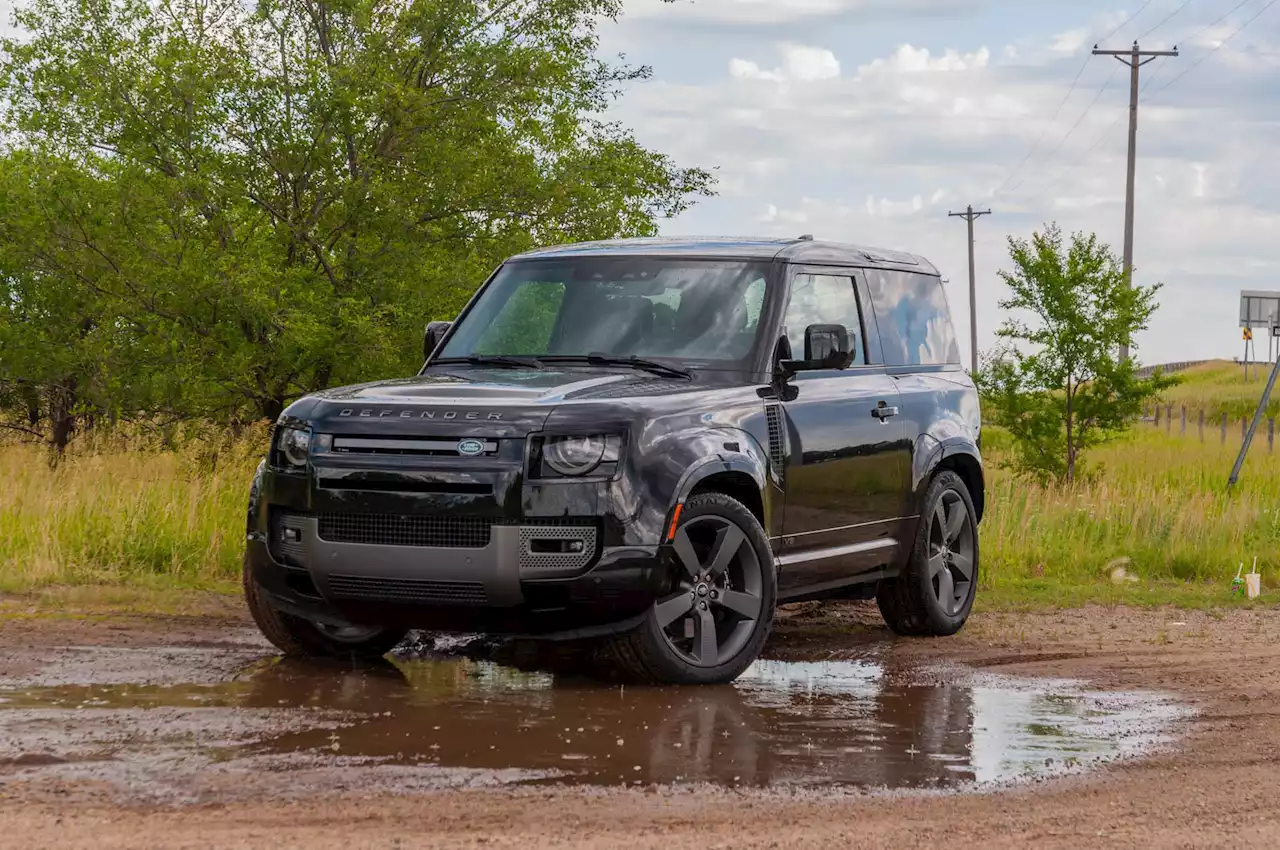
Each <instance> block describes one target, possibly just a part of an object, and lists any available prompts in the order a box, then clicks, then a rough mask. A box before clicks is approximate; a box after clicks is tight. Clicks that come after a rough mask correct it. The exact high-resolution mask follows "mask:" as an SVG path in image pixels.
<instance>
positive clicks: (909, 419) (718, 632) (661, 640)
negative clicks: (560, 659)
mask: <svg viewBox="0 0 1280 850" xmlns="http://www.w3.org/2000/svg"><path fill="white" fill-rule="evenodd" d="M425 349H426V350H425V353H426V362H425V364H424V366H423V367H422V369H421V371H420V372H419V373H418V375H417V376H415V377H412V378H405V379H398V380H388V381H379V382H376V383H370V384H362V385H359V386H351V387H343V388H340V389H332V390H327V391H324V392H319V393H315V394H312V395H309V396H306V397H305V398H302V399H299V400H298V401H296V402H295V403H294V404H292V405H291V406H290V407H289V408H288V409H287V410H286V411H285V412H284V414H282V415H281V417H280V419H279V421H278V422H277V424H276V427H275V430H274V433H273V436H272V442H271V450H270V454H269V456H268V457H267V458H266V459H265V460H264V461H263V463H262V464H261V465H260V466H259V469H258V472H257V475H256V477H255V480H254V483H253V487H252V490H251V495H250V503H249V518H248V519H249V522H248V543H247V553H246V559H245V571H244V590H245V595H246V597H247V600H248V604H249V607H250V609H251V610H252V612H253V615H254V617H255V619H256V621H257V623H258V625H259V627H260V628H261V629H262V631H263V633H264V634H265V635H266V636H267V637H268V638H269V639H270V640H271V641H272V642H273V643H274V644H275V645H276V646H278V647H279V648H280V649H281V650H283V651H284V652H286V653H290V654H302V655H341V656H358V655H380V654H382V653H384V652H386V651H388V650H390V649H391V648H392V647H393V646H395V645H396V643H398V642H399V641H400V640H401V639H402V638H403V637H404V635H405V634H406V631H407V630H408V629H411V628H420V629H426V630H430V631H465V632H472V633H475V632H481V633H488V634H504V635H518V636H526V637H541V638H547V639H567V638H582V639H590V640H591V641H593V642H598V643H599V644H600V645H601V648H602V649H605V650H607V651H606V652H605V653H604V655H605V657H607V658H609V659H611V660H612V663H613V664H614V665H615V666H616V669H617V671H618V672H619V673H621V674H623V675H625V676H626V677H627V678H631V679H639V680H646V681H657V682H680V683H710V682H724V681H728V680H731V679H733V678H735V677H736V676H738V675H739V674H740V673H741V672H742V671H743V670H744V669H745V668H746V667H747V666H748V665H749V664H750V663H751V662H752V661H753V660H754V659H755V658H756V656H757V654H758V653H759V652H760V648H761V646H762V645H763V644H764V642H765V639H766V638H767V636H768V634H769V630H770V627H771V625H772V622H773V618H774V609H775V606H776V605H777V604H779V603H781V602H791V601H796V600H801V599H816V598H822V597H836V596H839V597H844V598H863V599H869V598H872V597H874V598H876V599H877V600H878V602H879V605H880V610H881V611H882V612H883V614H884V617H885V620H886V621H887V622H888V624H889V626H890V627H891V628H892V629H893V630H894V631H895V632H897V633H899V634H903V635H948V634H952V633H954V632H956V631H958V630H959V629H960V628H961V626H962V625H963V624H964V622H965V620H966V619H967V617H968V615H969V610H970V608H971V607H972V605H973V598H974V591H975V589H976V586H977V579H978V533H977V525H978V522H979V521H980V520H981V518H982V507H983V468H982V460H981V456H980V454H979V448H978V447H979V427H980V417H979V409H978V397H977V393H976V392H975V389H974V385H973V383H972V381H971V380H970V378H969V376H968V375H967V374H966V373H965V371H964V370H963V369H962V368H961V366H960V365H959V364H960V357H959V349H958V346H957V344H956V340H955V335H954V331H953V328H952V324H951V318H950V315H949V311H948V307H947V301H946V297H945V295H944V293H943V288H942V282H941V280H940V279H939V276H938V272H937V270H936V269H934V267H933V266H932V265H930V264H929V262H928V261H926V260H924V259H922V258H920V257H916V256H912V255H908V254H903V253H898V252H894V251H883V250H878V249H871V248H862V247H856V246H851V245H841V244H834V243H826V242H816V241H814V240H813V239H812V238H811V237H808V236H805V237H801V238H799V239H787V240H767V239H752V240H745V239H744V240H671V239H639V240H618V241H609V242H596V243H587V244H579V245H567V246H560V247H555V248H549V249H546V250H538V251H533V252H530V253H527V254H522V255H519V256H516V257H513V258H511V259H510V260H508V261H506V262H505V263H503V264H502V266H501V267H499V268H498V270H497V271H496V272H494V274H493V275H492V276H491V277H490V278H489V280H488V281H487V282H486V283H485V284H484V286H482V287H481V288H480V290H479V291H478V292H477V293H476V295H475V296H474V297H473V298H472V299H471V301H470V303H468V304H467V306H466V308H465V309H464V310H463V311H462V314H461V315H460V316H459V317H458V319H457V321H456V322H453V323H447V322H433V323H431V324H430V325H429V326H428V327H427V331H426V339H425Z"/></svg>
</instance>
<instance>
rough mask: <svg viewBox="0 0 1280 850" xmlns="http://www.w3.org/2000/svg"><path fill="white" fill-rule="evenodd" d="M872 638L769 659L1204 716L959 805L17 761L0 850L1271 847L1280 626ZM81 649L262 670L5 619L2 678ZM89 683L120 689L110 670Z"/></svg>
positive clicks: (796, 613) (170, 647)
mask: <svg viewBox="0 0 1280 850" xmlns="http://www.w3.org/2000/svg"><path fill="white" fill-rule="evenodd" d="M874 623H875V620H874V617H871V616H868V613H867V612H866V610H865V608H863V607H860V606H857V605H847V606H840V607H836V608H827V609H822V610H819V609H817V608H814V607H805V606H799V607H798V608H793V609H791V610H788V611H787V612H786V614H785V616H784V618H783V621H782V623H781V624H780V627H779V629H778V633H777V635H776V637H775V639H774V640H773V642H772V643H771V645H770V648H769V652H768V654H769V655H770V656H771V657H774V658H779V659H788V658H801V657H804V658H812V657H814V656H815V655H825V656H830V657H841V656H857V655H858V654H860V653H865V652H867V651H868V649H869V648H874V649H884V648H886V647H887V648H888V649H889V651H891V652H892V654H893V655H894V657H895V658H897V659H899V660H902V659H905V660H907V661H911V660H913V659H914V660H918V661H920V662H928V663H933V662H938V661H949V662H958V663H961V664H965V665H971V666H974V667H977V668H980V669H993V670H998V671H999V672H1000V673H1008V674H1018V675H1031V676H1048V677H1055V678H1056V677H1072V678H1081V679H1087V680H1089V681H1090V682H1091V683H1092V684H1094V685H1097V686H1099V687H1106V688H1117V689H1129V688H1152V689H1159V690H1168V691H1172V692H1174V693H1176V694H1178V695H1179V696H1181V698H1182V699H1183V700H1184V701H1185V702H1187V703H1188V704H1190V705H1191V706H1192V707H1193V708H1194V709H1195V712H1196V713H1195V715H1194V716H1193V717H1192V719H1190V720H1187V721H1185V722H1182V723H1180V724H1179V725H1178V726H1177V727H1176V729H1175V731H1176V732H1177V733H1178V736H1179V740H1178V743H1177V745H1176V747H1175V748H1174V749H1172V750H1171V751H1168V752H1164V753H1157V754H1155V755H1151V756H1148V757H1143V758H1139V759H1134V760H1128V761H1122V762H1119V763H1117V764H1114V765H1111V766H1109V767H1106V768H1104V769H1102V770H1099V771H1096V772H1092V773H1090V774H1087V775H1084V776H1079V777H1068V778H1061V779H1052V780H1048V781H1045V782H1042V783H1038V784H1035V785H1033V786H1030V787H1018V788H1015V789H1013V790H1004V791H999V792H994V793H983V794H962V795H950V794H944V795H937V794H933V795H919V794H896V795H889V796H876V797H866V796H862V795H856V794H846V795H836V796H832V795H827V794H824V793H822V792H821V791H815V790H812V789H810V790H805V791H801V792H795V793H793V794H790V795H786V796H784V795H779V794H775V793H770V792H768V791H737V790H733V789H722V790H714V789H712V790H704V789H698V790H696V791H694V790H690V789H675V790H673V789H665V790H664V789H658V790H653V789H649V790H639V789H637V790H628V789H621V788H607V789H606V788H583V789H569V790H547V789H540V788H527V787H522V788H516V789H486V790H437V791H429V792H423V793H411V794H400V795H392V794H389V793H384V791H383V790H380V786H377V785H365V784H363V783H360V784H359V787H355V788H346V789H342V788H340V787H339V788H334V787H332V786H326V787H325V788H324V789H323V794H322V793H321V791H320V789H317V791H316V793H315V794H308V793H306V792H307V790H308V788H307V786H306V785H305V783H304V784H303V785H302V787H301V791H302V793H297V794H290V795H284V794H280V793H277V792H276V791H274V790H272V789H275V788H279V787H280V785H279V782H278V781H277V782H276V783H275V784H271V783H267V784H264V785H262V786H261V788H262V789H263V790H262V791H261V792H257V791H256V790H255V791H254V793H253V794H249V795H247V797H246V795H245V794H233V793H231V790H232V789H228V793H227V796H226V799H225V800H214V801H213V802H202V803H199V804H194V805H174V804H168V805H158V804H155V803H148V802H139V801H135V802H127V801H126V802H124V803H121V802H120V801H119V799H118V795H113V794H111V793H108V792H107V791H106V790H105V789H103V788H100V787H98V785H97V784H95V782H94V781H93V779H92V778H91V777H90V778H89V779H86V780H85V781H83V782H77V781H70V780H65V779H64V780H61V781H59V782H55V783H50V782H41V781H28V780H26V779H19V778H18V777H19V771H20V770H21V768H22V767H23V765H22V764H18V765H14V764H10V765H9V766H7V767H4V766H0V847H15V848H17V847H23V848H27V847H59V848H64V847H112V848H114V847H121V848H124V847H129V848H139V847H272V848H281V847H294V846H297V847H307V848H311V850H320V848H329V847H334V848H338V847H342V848H347V847H421V846H433V847H479V846H484V847H495V846H496V847H521V848H538V847H626V848H628V850H639V848H649V847H653V848H664V850H670V849H671V848H683V847H735V848H739V847H784V848H785V847H823V848H843V847H862V846H876V847H879V846H884V847H908V846H929V844H932V843H937V844H939V845H942V846H948V847H958V846H982V847H1027V846H1037V847H1073V848H1074V847H1083V846H1123V847H1128V846H1133V847H1187V846H1202V847H1246V846H1247V847H1277V846H1280V789H1277V777H1280V769H1278V768H1280V764H1277V762H1278V760H1280V700H1278V697H1280V613H1277V612H1255V613H1251V612H1233V613H1230V614H1226V615H1215V614H1206V613H1201V612H1180V611H1168V612H1135V611H1127V610H1110V609H1092V610H1086V611H1077V612H1068V613H1064V614H1058V615H1052V616H1050V615H986V616H981V617H977V618H975V619H974V620H973V621H972V622H971V624H970V626H969V628H968V629H967V630H966V631H965V633H964V634H963V635H961V636H959V637H957V638H954V639H950V640H946V641H926V642H907V641H895V640H893V639H892V638H891V637H890V636H889V635H888V634H887V633H886V632H884V631H883V630H881V629H879V628H877V627H876V626H875V625H874ZM86 646H105V647H135V648H139V649H142V648H147V647H156V646H163V647H165V648H166V651H169V652H171V653H173V657H174V658H175V659H180V657H181V654H182V653H183V652H184V651H191V650H195V649H203V650H208V649H211V648H212V649H215V650H218V651H219V653H220V652H222V651H225V653H226V655H227V657H228V662H227V668H226V669H221V668H220V667H219V665H217V664H214V665H211V666H208V667H207V668H206V669H204V672H203V675H204V676H206V677H207V678H208V679H209V680H210V681H216V680H218V679H220V678H221V677H225V676H229V675H231V671H232V670H233V669H234V668H235V667H236V665H237V664H242V663H243V658H244V657H245V656H251V655H254V654H265V650H264V649H263V647H262V645H261V643H259V642H258V640H257V638H256V636H255V635H254V634H253V632H252V631H250V630H249V629H248V628H247V627H246V624H245V623H244V622H243V621H208V620H205V621H200V620H186V621H183V620H166V621H155V620H133V621H125V622H121V623H112V624H107V623H76V622H73V621H41V620H32V621H12V622H9V623H7V624H5V625H4V626H3V627H0V677H7V678H12V677H19V678H20V677H23V676H29V675H31V674H32V673H33V671H34V670H35V669H37V668H40V667H41V666H42V664H44V663H45V662H46V661H55V662H56V663H57V664H60V665H70V666H65V667H64V669H65V670H66V671H67V675H68V676H69V677H70V678H71V679H74V675H73V674H74V672H75V670H74V664H75V663H77V658H82V657H86V656H82V655H77V653H78V652H80V650H75V649H58V647H86ZM206 654H207V653H206ZM215 657H216V654H215ZM236 659H240V660H238V661H237V660H236ZM94 675H95V676H96V677H97V678H98V679H99V680H103V679H104V677H105V680H110V676H111V671H110V670H101V669H98V670H95V671H94ZM156 676H157V677H158V678H159V679H163V677H164V671H156ZM0 728H3V727H0ZM55 731H57V730H55ZM58 734H62V732H61V731H58ZM3 743H5V742H3V741H0V744H3ZM28 762H30V759H28ZM26 766H28V767H29V766H30V764H27V765H26ZM245 787H246V788H250V789H256V788H257V787H258V786H255V785H253V784H252V783H249V784H247V785H245ZM295 790H298V789H295Z"/></svg>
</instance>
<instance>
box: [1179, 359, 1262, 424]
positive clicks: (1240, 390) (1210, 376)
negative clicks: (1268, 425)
mask: <svg viewBox="0 0 1280 850" xmlns="http://www.w3.org/2000/svg"><path fill="white" fill-rule="evenodd" d="M1268 373H1269V367H1268V366H1267V365H1266V364H1265V363H1260V364H1258V367H1257V377H1254V371H1253V367H1250V369H1249V376H1250V380H1249V381H1247V382H1246V381H1245V375H1244V366H1242V365H1241V364H1239V363H1232V362H1230V361H1227V360H1215V361H1213V362H1211V363H1205V364H1203V365H1200V366H1194V367H1192V368H1190V369H1187V370H1185V371H1182V372H1178V373H1176V374H1177V377H1178V378H1180V379H1181V383H1179V384H1178V385H1177V386H1175V387H1171V388H1170V389H1169V390H1167V391H1166V392H1165V394H1164V396H1163V399H1162V400H1163V402H1164V403H1166V404H1172V405H1173V414H1174V417H1175V419H1176V418H1178V417H1179V416H1180V412H1179V408H1180V407H1181V406H1182V405H1186V407H1187V421H1188V425H1187V430H1188V432H1189V433H1190V432H1192V430H1193V429H1194V427H1195V425H1194V423H1195V421H1196V418H1197V417H1198V415H1199V411H1201V410H1203V411H1204V412H1205V416H1206V418H1207V419H1208V420H1209V422H1206V424H1205V428H1206V430H1208V427H1209V424H1211V423H1212V424H1214V425H1215V426H1217V425H1218V424H1220V420H1221V418H1222V414H1224V413H1225V414H1227V418H1228V419H1229V420H1230V422H1231V424H1232V425H1234V426H1235V427H1236V429H1237V430H1236V432H1235V433H1236V435H1237V437H1238V436H1239V430H1238V429H1239V422H1240V420H1241V419H1243V418H1246V417H1252V416H1253V413H1254V411H1255V410H1256V409H1257V407H1258V400H1259V399H1260V398H1262V390H1263V388H1264V387H1265V386H1266V382H1267V378H1268V376H1269V375H1268ZM1162 415H1163V414H1162ZM1266 415H1267V416H1280V392H1276V393H1273V394H1272V397H1271V401H1270V403H1269V404H1268V405H1267V412H1266ZM1175 427H1176V426H1175ZM1215 433H1216V432H1215ZM1230 433H1231V432H1230V431H1229V432H1228V442H1229V441H1230Z"/></svg>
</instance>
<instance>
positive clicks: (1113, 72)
mask: <svg viewBox="0 0 1280 850" xmlns="http://www.w3.org/2000/svg"><path fill="white" fill-rule="evenodd" d="M1119 72H1120V66H1118V65H1117V66H1116V67H1115V68H1113V69H1112V70H1111V75H1110V76H1109V77H1107V78H1106V79H1105V80H1103V82H1102V85H1101V86H1099V87H1098V91H1097V93H1096V94H1094V96H1093V100H1091V101H1089V105H1088V106H1086V107H1085V108H1084V112H1081V113H1080V117H1079V118H1077V119H1076V123H1074V124H1072V125H1071V129H1069V130H1067V133H1066V135H1064V136H1063V137H1062V138H1061V139H1058V143H1057V144H1056V145H1054V146H1053V150H1051V151H1049V153H1048V154H1047V155H1046V156H1045V158H1044V160H1045V162H1048V161H1049V159H1051V158H1052V157H1053V155H1054V154H1055V153H1057V152H1058V151H1059V150H1061V149H1062V146H1063V145H1064V144H1066V141H1067V139H1069V138H1071V136H1072V134H1073V133H1075V131H1076V128H1078V127H1079V126H1080V123H1081V122H1082V121H1084V118H1085V116H1086V115H1088V114H1089V111H1090V110H1091V109H1093V107H1094V105H1095V104H1096V103H1097V102H1098V98H1100V97H1102V93H1103V92H1104V91H1106V90H1107V86H1109V85H1110V84H1111V81H1112V80H1113V79H1115V76H1116V74H1117V73H1119ZM1025 182H1026V178H1025V177H1024V178H1022V179H1021V180H1019V181H1018V182H1017V183H1016V184H1015V185H1014V186H1013V187H1012V188H1011V189H1010V190H1009V191H1010V192H1016V191H1018V187H1019V186H1021V185H1022V184H1023V183H1025Z"/></svg>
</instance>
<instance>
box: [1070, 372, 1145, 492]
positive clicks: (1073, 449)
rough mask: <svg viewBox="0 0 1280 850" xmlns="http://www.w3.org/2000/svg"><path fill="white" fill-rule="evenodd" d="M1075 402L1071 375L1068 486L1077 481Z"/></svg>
mask: <svg viewBox="0 0 1280 850" xmlns="http://www.w3.org/2000/svg"><path fill="white" fill-rule="evenodd" d="M1074 401H1075V396H1074V394H1073V391H1072V387H1071V376H1070V375H1068V376H1067V416H1066V424H1067V483H1068V484H1070V483H1072V482H1073V481H1075V479H1076V447H1075V443H1074V442H1073V441H1074V439H1075V437H1074V433H1073V430H1074V429H1073V428H1072V425H1074V422H1072V413H1073V409H1074V407H1075V405H1074V404H1073V402H1074ZM1159 410H1160V408H1159V407H1157V408H1156V411H1157V413H1156V415H1157V416H1159V415H1160V414H1159Z"/></svg>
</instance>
